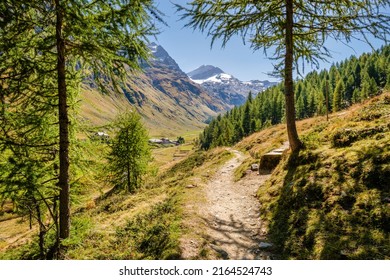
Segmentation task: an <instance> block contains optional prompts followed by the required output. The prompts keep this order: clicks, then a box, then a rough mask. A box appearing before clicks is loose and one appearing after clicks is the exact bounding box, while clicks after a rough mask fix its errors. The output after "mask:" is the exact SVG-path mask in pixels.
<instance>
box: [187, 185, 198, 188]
mask: <svg viewBox="0 0 390 280" xmlns="http://www.w3.org/2000/svg"><path fill="white" fill-rule="evenodd" d="M186 188H187V189H192V188H196V185H187V186H186Z"/></svg>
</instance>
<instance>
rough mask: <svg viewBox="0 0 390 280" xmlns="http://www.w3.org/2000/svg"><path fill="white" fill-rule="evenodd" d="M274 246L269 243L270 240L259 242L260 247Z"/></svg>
mask: <svg viewBox="0 0 390 280" xmlns="http://www.w3.org/2000/svg"><path fill="white" fill-rule="evenodd" d="M272 246H273V244H271V243H268V242H260V244H259V248H260V249H267V248H270V247H272Z"/></svg>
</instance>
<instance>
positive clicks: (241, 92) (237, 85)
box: [187, 65, 276, 105]
mask: <svg viewBox="0 0 390 280" xmlns="http://www.w3.org/2000/svg"><path fill="white" fill-rule="evenodd" d="M187 75H188V77H190V78H191V80H192V81H193V82H195V83H197V84H199V85H201V86H202V87H203V88H205V89H206V90H207V91H209V92H210V93H212V94H214V95H215V96H217V97H218V99H221V100H222V101H223V102H225V103H228V104H230V105H241V104H243V103H244V102H245V100H246V97H247V96H248V93H249V92H250V91H251V92H252V93H253V94H254V95H256V94H257V93H259V92H262V91H263V90H264V89H266V88H268V87H270V86H273V85H276V83H273V82H269V81H259V80H251V81H247V82H243V81H240V80H239V79H237V78H235V77H234V76H232V75H230V74H227V73H225V72H224V71H223V70H221V69H220V68H218V67H215V66H212V65H202V66H200V67H199V68H197V69H195V70H193V71H191V72H188V73H187Z"/></svg>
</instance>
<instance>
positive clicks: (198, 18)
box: [177, 0, 390, 152]
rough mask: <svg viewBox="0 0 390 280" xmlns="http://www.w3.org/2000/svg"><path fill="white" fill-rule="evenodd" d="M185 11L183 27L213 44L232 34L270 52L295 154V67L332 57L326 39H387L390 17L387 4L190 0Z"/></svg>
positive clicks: (230, 36) (375, 2) (226, 40)
mask: <svg viewBox="0 0 390 280" xmlns="http://www.w3.org/2000/svg"><path fill="white" fill-rule="evenodd" d="M188 5H189V7H183V6H180V5H177V8H178V10H179V11H182V12H183V13H184V14H183V18H189V23H188V24H187V26H189V27H192V28H194V29H199V30H201V31H203V32H206V33H207V34H208V35H210V36H211V37H212V43H211V44H212V45H213V44H214V42H215V41H217V40H219V39H221V40H222V46H225V45H226V43H227V42H228V41H229V40H230V39H231V38H232V37H233V36H235V35H237V34H238V35H241V36H242V39H243V41H244V42H248V43H249V44H250V45H251V46H252V48H254V49H263V50H264V51H265V52H266V53H267V50H269V49H270V48H272V47H274V48H273V51H274V52H273V55H272V59H275V60H276V61H277V64H276V66H275V74H278V75H279V76H281V77H283V79H284V93H285V104H286V107H285V109H286V113H285V115H286V122H287V133H288V138H289V142H290V147H291V149H292V151H293V152H297V151H299V149H300V148H301V147H302V143H301V142H300V140H299V137H298V133H297V130H296V124H295V98H294V83H293V81H294V79H293V69H294V65H295V66H296V67H295V68H296V69H299V67H298V66H299V62H300V61H301V60H303V61H306V62H310V63H313V64H315V65H318V60H321V59H324V58H326V57H329V56H330V52H329V50H328V49H327V48H325V47H324V43H325V40H326V39H328V38H333V39H335V40H346V41H349V40H350V39H351V38H354V36H355V35H356V34H357V33H363V34H364V36H363V38H367V37H366V33H371V34H372V35H373V36H375V37H376V38H379V39H386V34H387V33H388V31H389V30H390V21H389V20H390V16H389V15H387V14H386V13H385V12H382V11H385V10H386V8H388V7H389V6H390V3H389V2H388V1H354V2H351V1H333V2H326V1H311V2H310V5H306V4H302V3H301V2H300V1H295V0H285V1H265V0H259V1H244V0H241V1H208V0H194V1H192V2H190V3H189V4H188Z"/></svg>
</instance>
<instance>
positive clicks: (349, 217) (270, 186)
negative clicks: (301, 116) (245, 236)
mask: <svg viewBox="0 0 390 280" xmlns="http://www.w3.org/2000/svg"><path fill="white" fill-rule="evenodd" d="M298 126H299V128H300V130H301V135H302V138H303V140H304V142H305V145H306V149H305V150H304V151H302V152H301V153H300V154H299V155H298V156H291V155H289V156H288V157H286V158H285V159H284V160H283V161H282V162H281V164H280V165H279V166H278V167H277V168H276V170H274V172H273V174H272V176H271V178H270V179H269V181H268V182H267V183H266V184H264V185H263V186H261V187H260V189H259V192H258V196H259V199H260V202H261V204H262V207H261V211H262V217H263V218H264V219H265V220H266V221H267V222H268V224H269V235H270V238H271V240H273V242H274V243H275V245H276V250H275V252H277V253H278V254H279V257H281V258H297V259H389V258H390V238H389V230H390V207H389V196H390V193H389V192H390V94H385V95H382V96H380V97H378V98H375V99H374V100H371V101H369V102H367V103H366V104H364V105H358V106H354V107H352V108H351V109H349V110H348V111H344V112H340V113H337V114H335V115H333V116H332V118H331V121H330V122H326V121H325V120H324V119H323V118H314V119H311V120H306V121H303V122H300V123H299V124H298ZM303 127H305V128H304V129H303ZM255 147H256V145H255ZM255 147H253V148H252V150H254V149H256V148H255Z"/></svg>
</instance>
